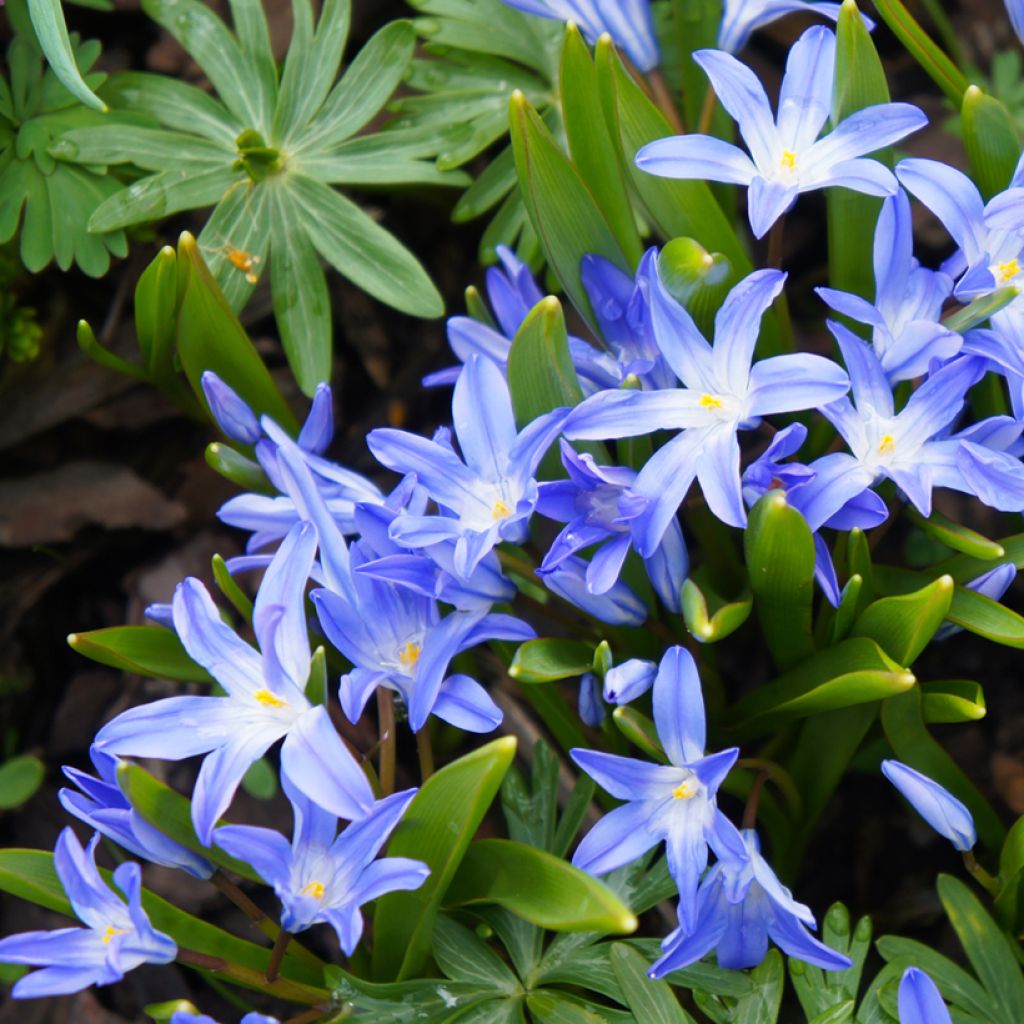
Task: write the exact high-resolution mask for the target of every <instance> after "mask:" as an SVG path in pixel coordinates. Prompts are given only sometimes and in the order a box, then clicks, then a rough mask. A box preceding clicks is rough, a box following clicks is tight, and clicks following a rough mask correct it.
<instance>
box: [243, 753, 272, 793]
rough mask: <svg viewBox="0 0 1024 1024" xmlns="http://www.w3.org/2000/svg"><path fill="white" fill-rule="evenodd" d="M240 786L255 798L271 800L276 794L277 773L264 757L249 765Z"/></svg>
mask: <svg viewBox="0 0 1024 1024" xmlns="http://www.w3.org/2000/svg"><path fill="white" fill-rule="evenodd" d="M242 788H243V789H244V790H245V791H246V793H248V794H249V796H251V797H255V798H256V799H257V800H273V798H274V797H275V796H276V795H277V773H276V772H275V771H274V769H273V768H272V767H271V765H270V762H269V761H268V760H267V759H266V758H265V757H261V758H259V760H257V761H253V763H252V764H251V765H249V768H248V770H247V771H246V773H245V775H244V776H243V777H242Z"/></svg>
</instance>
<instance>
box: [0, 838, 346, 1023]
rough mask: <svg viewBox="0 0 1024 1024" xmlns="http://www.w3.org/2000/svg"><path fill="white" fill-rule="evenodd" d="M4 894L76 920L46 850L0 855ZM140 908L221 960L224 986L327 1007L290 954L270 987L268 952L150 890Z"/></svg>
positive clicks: (309, 972) (323, 994)
mask: <svg viewBox="0 0 1024 1024" xmlns="http://www.w3.org/2000/svg"><path fill="white" fill-rule="evenodd" d="M100 873H101V875H102V876H103V877H104V879H105V880H106V881H107V883H108V884H109V883H110V880H111V873H110V872H109V871H106V870H105V869H102V868H101V869H100ZM0 889H2V890H3V891H4V892H8V893H11V894H12V895H13V896H17V897H18V898H19V899H23V900H28V901H29V902H30V903H36V904H38V905H39V906H42V907H46V908H47V909H48V910H54V911H56V912H57V913H60V914H66V915H67V916H68V917H74V914H73V913H72V911H71V906H70V904H69V903H68V900H67V897H66V896H65V895H64V889H63V886H62V885H61V884H60V880H59V879H58V878H57V873H56V871H55V870H54V867H53V854H52V853H49V852H48V851H43V850H0ZM142 906H143V908H144V909H145V911H146V913H147V914H148V915H149V919H150V921H151V922H152V924H153V927H154V928H156V929H157V930H158V931H162V932H165V933H166V934H167V935H170V937H171V938H172V939H174V941H175V942H176V943H177V944H178V946H179V947H180V948H184V949H189V950H193V951H194V952H197V953H202V954H204V955H205V956H209V957H217V958H222V960H223V966H222V967H221V968H220V969H218V970H217V972H216V974H217V977H218V978H220V979H222V980H224V981H228V982H231V983H232V984H236V985H241V986H244V987H246V988H254V989H260V990H262V991H265V992H267V993H269V994H271V995H276V996H278V997H279V998H281V999H285V1000H288V1001H290V1002H296V1003H304V1004H306V1005H315V1004H317V1003H320V1002H323V1001H324V1000H325V999H326V998H327V997H328V995H329V993H328V992H327V991H326V990H324V989H323V988H320V987H319V985H320V976H321V974H320V970H319V969H318V968H316V967H314V966H313V965H312V964H308V963H305V962H303V961H301V960H299V959H297V958H296V957H293V956H291V955H290V954H289V955H286V956H285V958H284V960H283V961H282V964H281V975H282V977H280V978H279V979H278V980H277V981H276V982H273V983H269V984H268V983H267V981H266V980H265V978H264V973H265V972H266V969H267V966H268V965H269V963H270V950H269V949H265V948H262V947H260V946H256V945H254V944H253V943H251V942H246V941H245V940H244V939H238V938H235V936H233V935H229V934H228V933H227V932H225V931H223V930H222V929H220V928H217V927H216V926H214V925H212V924H207V923H206V922H205V921H200V920H199V919H198V918H195V917H193V916H192V915H191V914H186V913H185V912H184V911H182V910H179V909H178V908H177V907H174V906H172V905H171V904H170V903H168V902H167V901H166V900H164V899H162V898H161V897H159V896H157V895H156V894H155V893H152V892H149V891H148V890H146V889H143V891H142Z"/></svg>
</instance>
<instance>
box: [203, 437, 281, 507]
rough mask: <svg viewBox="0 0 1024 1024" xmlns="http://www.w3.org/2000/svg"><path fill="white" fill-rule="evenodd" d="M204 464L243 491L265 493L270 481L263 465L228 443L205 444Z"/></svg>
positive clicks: (214, 442)
mask: <svg viewBox="0 0 1024 1024" xmlns="http://www.w3.org/2000/svg"><path fill="white" fill-rule="evenodd" d="M203 455H204V457H205V459H206V464H207V465H208V466H209V467H210V469H212V470H213V471H214V472H215V473H218V474H220V476H222V477H224V479H225V480H230V481H231V482H232V483H233V484H237V485H238V486H239V487H240V488H241V489H242V490H243V491H255V492H256V493H257V494H262V493H265V492H266V491H267V490H268V488H269V486H270V482H269V481H268V480H267V475H266V473H264V472H263V467H262V466H261V465H260V464H259V463H258V462H254V461H253V460H252V459H249V458H246V457H245V456H244V455H242V453H241V452H237V451H235V449H234V448H232V447H231V445H229V444H221V443H220V442H219V441H213V442H211V443H210V444H208V445H207V446H206V450H205V452H204V453H203Z"/></svg>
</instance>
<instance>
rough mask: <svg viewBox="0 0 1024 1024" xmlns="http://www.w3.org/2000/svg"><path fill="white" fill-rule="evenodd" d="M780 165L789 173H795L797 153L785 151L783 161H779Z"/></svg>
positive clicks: (789, 150)
mask: <svg viewBox="0 0 1024 1024" xmlns="http://www.w3.org/2000/svg"><path fill="white" fill-rule="evenodd" d="M779 163H780V164H781V165H782V166H783V167H784V168H785V169H786V170H787V171H795V170H796V153H794V152H793V151H792V150H791V149H786V150H783V153H782V159H781V160H780V161H779Z"/></svg>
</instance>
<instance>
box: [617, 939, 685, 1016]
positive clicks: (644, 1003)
mask: <svg viewBox="0 0 1024 1024" xmlns="http://www.w3.org/2000/svg"><path fill="white" fill-rule="evenodd" d="M610 956H611V962H612V970H613V971H614V972H615V977H616V978H617V979H618V982H619V985H620V986H621V987H622V993H623V995H624V996H625V999H626V1005H627V1006H628V1007H629V1009H630V1010H632V1011H633V1016H635V1017H636V1019H637V1020H638V1021H643V1022H644V1024H693V1018H692V1017H691V1016H690V1015H689V1014H688V1013H687V1012H686V1011H685V1010H684V1009H683V1008H682V1007H681V1006H680V1005H679V1000H678V999H676V997H675V996H674V995H673V994H672V989H671V988H670V987H669V984H668V982H665V981H652V980H651V979H650V978H648V977H647V971H648V968H649V967H650V962H649V961H648V960H647V958H646V957H645V956H643V954H642V953H639V952H637V950H635V949H632V948H631V947H630V946H627V945H626V944H625V943H624V942H616V943H615V944H614V945H613V946H612V948H611V954H610Z"/></svg>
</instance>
